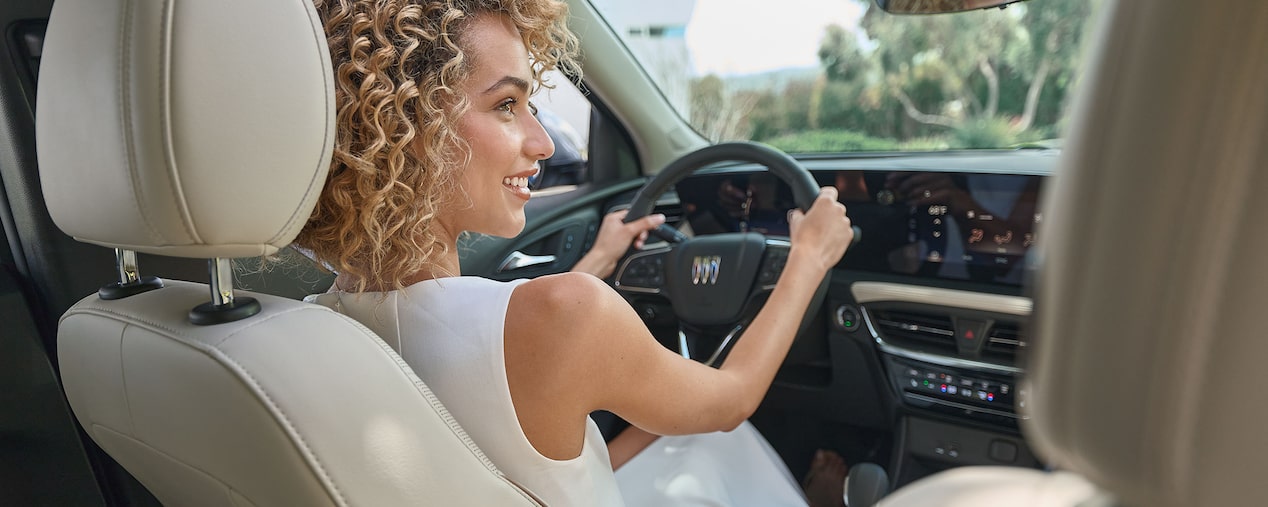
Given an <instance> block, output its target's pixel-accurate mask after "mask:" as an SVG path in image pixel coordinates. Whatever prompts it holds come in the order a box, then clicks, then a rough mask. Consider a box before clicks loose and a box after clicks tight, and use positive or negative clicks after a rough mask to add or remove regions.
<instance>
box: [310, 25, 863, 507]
mask: <svg viewBox="0 0 1268 507" xmlns="http://www.w3.org/2000/svg"><path fill="white" fill-rule="evenodd" d="M315 4H316V5H317V8H318V11H319V13H320V15H321V16H322V19H323V22H324V23H325V27H326V32H327V35H328V39H329V43H330V50H331V56H332V58H333V60H334V69H335V77H336V80H337V95H336V107H337V108H338V113H337V120H336V121H337V126H336V129H337V134H336V136H337V138H336V148H335V157H334V161H333V163H332V164H333V165H332V168H331V172H330V176H329V177H328V181H327V184H326V186H325V188H324V189H323V191H322V195H321V197H320V199H319V202H318V205H317V207H316V210H315V211H314V213H313V215H312V216H311V217H310V218H309V221H308V223H307V225H306V226H305V228H304V231H303V232H302V233H301V234H300V236H299V238H298V239H297V240H296V241H297V243H299V244H300V245H301V246H303V247H305V248H307V249H309V250H311V251H312V252H313V254H315V256H316V257H317V258H318V259H320V260H321V261H322V262H325V263H326V264H328V265H329V266H331V267H332V268H334V270H335V271H337V272H338V273H339V276H338V278H337V279H336V282H335V286H334V287H333V288H332V292H331V293H329V294H326V295H323V296H321V297H320V298H318V299H317V300H318V302H320V303H323V304H327V305H329V306H332V307H334V308H336V309H337V310H339V311H343V312H345V313H347V314H349V315H351V316H353V317H354V318H357V319H358V320H359V321H361V322H363V323H364V324H366V325H367V326H368V327H370V328H371V329H373V330H375V331H376V332H378V333H379V334H380V336H382V337H383V338H384V339H385V340H386V341H387V342H388V343H389V344H390V345H392V346H393V347H395V348H396V349H397V350H398V351H399V352H400V353H401V355H402V357H404V358H405V360H406V361H407V362H409V363H410V364H411V366H413V367H414V369H415V370H416V371H417V372H419V374H420V376H422V377H423V379H424V380H425V381H426V382H427V383H428V385H430V386H431V387H432V389H433V390H434V391H435V392H436V393H437V396H439V397H440V399H441V401H442V402H443V403H444V404H445V405H446V406H447V407H448V408H449V409H450V411H451V412H452V413H453V414H454V417H455V418H456V419H457V420H458V421H459V422H460V423H461V424H462V426H463V427H464V428H465V429H466V430H467V432H468V433H469V434H470V435H471V436H472V438H473V439H474V440H475V441H476V443H477V444H478V445H479V446H480V447H481V448H482V449H483V450H484V451H485V452H486V453H487V454H489V456H490V458H491V459H492V460H493V461H494V462H495V463H497V465H498V466H499V468H501V469H502V470H503V471H504V472H505V473H506V474H507V476H508V477H509V478H510V479H512V480H513V481H515V482H517V483H518V484H520V485H522V486H524V487H525V488H526V489H528V490H530V491H532V492H533V493H535V494H536V495H538V496H539V497H541V498H542V499H544V500H545V501H546V502H547V503H549V504H551V505H610V504H619V503H620V502H621V500H620V498H619V493H618V487H617V485H616V480H615V479H614V477H613V472H612V468H611V465H610V464H609V456H608V452H607V448H606V447H605V446H604V442H603V440H602V437H601V435H599V433H598V430H597V428H596V426H595V425H594V423H593V421H591V420H590V419H589V417H588V414H590V413H591V412H593V411H595V410H600V409H604V410H609V411H611V412H613V413H615V414H617V415H619V416H621V417H622V418H624V419H626V420H628V421H629V422H630V423H631V424H633V425H634V426H635V427H637V428H640V429H641V430H643V431H645V432H648V433H641V432H637V431H636V432H634V433H630V434H631V435H635V436H634V437H631V438H624V439H623V438H618V441H623V442H627V443H628V442H630V441H632V444H631V445H628V446H625V447H622V446H621V445H616V444H614V449H616V450H621V449H625V450H622V451H621V453H620V454H621V455H620V456H612V459H613V460H614V461H616V462H617V464H620V463H621V462H624V460H626V459H628V458H629V455H632V454H634V453H637V452H638V449H640V448H642V447H643V446H645V445H646V444H647V443H649V441H650V440H651V439H650V438H646V437H640V436H639V435H648V434H656V435H685V434H696V433H706V432H712V431H716V430H730V429H733V428H736V427H737V426H740V425H741V423H743V422H744V421H745V419H746V418H747V417H748V416H749V415H750V414H752V413H753V411H754V410H755V409H756V408H757V405H758V403H759V402H760V401H761V399H762V397H763V395H764V393H765V391H766V389H767V388H768V387H769V385H770V382H771V380H772V379H773V377H774V374H775V371H776V369H777V368H778V366H779V364H780V362H781V360H782V358H783V357H784V355H785V354H786V353H787V351H788V347H789V345H790V343H791V341H792V339H793V337H794V336H793V334H794V332H795V330H796V329H797V327H798V324H799V323H800V321H801V318H802V315H803V314H804V313H805V311H806V307H807V305H808V303H809V300H810V298H811V296H812V293H813V292H814V290H815V288H816V287H817V286H818V285H819V282H820V281H821V280H822V279H823V277H824V276H825V274H826V273H827V270H828V269H829V268H831V267H832V266H833V265H835V263H836V262H837V260H838V259H839V258H840V256H841V255H842V254H843V253H844V250H845V247H846V245H848V244H849V242H850V235H851V232H850V227H849V219H848V218H846V217H845V212H844V211H845V210H844V207H843V206H841V205H840V204H839V203H837V202H836V194H835V190H833V189H830V188H829V189H825V190H824V191H823V193H822V194H821V195H820V196H819V198H818V199H817V200H816V202H815V204H814V206H813V207H812V208H811V210H810V211H809V212H808V213H806V214H802V213H801V212H800V211H794V212H792V213H791V214H790V222H791V230H792V232H791V236H792V248H791V251H790V254H789V261H788V263H787V267H786V268H785V271H784V273H783V276H782V278H781V279H780V281H779V283H778V285H777V286H776V288H775V289H774V292H773V293H772V295H771V297H770V299H769V301H768V303H767V304H766V306H765V308H764V309H763V310H762V311H761V313H759V314H758V316H757V317H756V318H755V320H754V321H753V322H752V324H751V325H750V327H749V330H748V331H747V332H746V333H745V335H744V339H743V340H740V341H739V342H738V344H737V345H736V346H735V348H734V350H733V351H732V352H731V354H730V356H729V358H728V359H727V361H726V364H725V365H723V366H722V367H721V368H720V369H713V368H709V367H706V366H703V365H701V364H699V363H696V362H693V361H689V360H686V359H683V358H682V357H680V356H678V355H677V354H674V353H672V352H670V351H668V350H666V349H665V348H663V347H661V346H660V345H659V344H658V343H657V342H656V341H655V340H654V339H653V338H652V336H651V335H650V333H649V332H648V330H647V329H646V327H644V325H643V323H642V321H641V320H640V319H639V318H638V316H637V315H636V314H635V313H634V312H633V310H632V309H631V308H630V307H629V305H627V304H626V303H625V301H624V300H623V299H622V298H621V297H620V296H619V295H618V294H616V292H615V291H613V290H612V289H611V288H610V287H608V286H607V285H605V284H604V283H603V282H602V281H600V280H599V279H598V278H596V277H594V276H591V275H589V274H584V273H566V274H560V275H553V276H546V277H542V278H538V279H534V280H528V281H524V280H520V281H516V282H510V283H501V282H494V281H490V280H485V279H480V278H473V277H459V276H457V275H458V274H459V273H460V270H459V266H458V255H457V251H456V245H457V240H458V237H459V235H460V234H462V233H463V232H467V231H470V232H479V233H484V234H491V235H495V236H502V237H511V236H515V235H517V234H519V232H520V231H521V230H522V229H523V227H524V223H525V217H524V205H525V203H526V202H527V200H528V199H529V197H530V194H529V192H528V189H527V181H528V178H529V177H531V176H532V175H533V174H534V173H535V172H536V171H537V167H536V163H537V161H538V160H542V159H545V158H548V157H549V156H550V155H551V153H552V152H553V145H552V144H551V141H550V138H549V137H548V136H547V135H546V133H545V131H544V130H543V129H542V127H541V125H540V124H539V123H538V122H537V120H536V119H535V118H534V117H533V106H532V105H531V104H530V103H529V96H530V95H531V93H532V92H533V91H535V89H536V88H537V87H538V86H539V85H540V84H541V81H540V79H541V75H542V72H544V71H546V70H549V69H552V68H560V69H563V70H565V71H573V72H575V71H576V70H577V69H576V63H575V60H574V54H575V47H576V39H575V37H574V36H573V35H572V34H571V33H569V32H568V31H567V29H566V27H565V26H564V21H565V18H566V7H565V6H564V5H563V4H561V3H559V2H556V1H554V0H536V1H523V2H513V1H505V2H500V1H495V0H484V1H479V0H470V1H464V0H435V1H425V0H414V1H409V0H395V1H394V0H315ZM607 220H608V221H609V222H613V221H616V220H619V217H617V218H613V217H608V219H607ZM658 220H663V218H656V217H651V218H648V219H646V220H645V221H643V222H641V223H636V224H634V225H627V226H619V225H616V224H608V225H606V226H605V227H604V229H605V233H604V234H601V236H602V238H601V239H600V240H599V241H598V242H597V244H598V245H599V246H597V247H596V249H595V250H594V251H592V252H591V253H590V254H588V255H587V256H586V258H584V259H583V260H582V261H581V262H580V263H579V264H578V267H579V268H581V269H584V270H588V271H590V272H592V273H603V272H610V271H611V269H612V267H613V265H614V263H615V261H616V259H617V256H618V255H619V253H620V252H623V251H624V249H625V246H626V245H628V244H629V242H630V241H631V240H634V239H636V238H637V237H638V236H639V235H641V234H642V233H644V232H645V231H646V230H647V229H648V228H649V227H652V226H654V224H655V223H656V221H658ZM613 245H619V247H616V246H613ZM743 427H745V428H746V430H747V431H749V432H752V429H751V427H749V426H747V425H745V426H743ZM623 437H624V436H623ZM762 444H764V442H762ZM766 449H767V450H768V449H769V446H767V447H766ZM614 454H617V453H614ZM638 460H639V458H638V457H635V458H634V462H637V461H638ZM775 462H776V463H777V464H779V465H781V466H782V464H781V463H778V461H777V459H776V460H775ZM632 463H633V462H632ZM631 466H632V465H631ZM783 473H784V474H785V475H787V472H786V471H784V472H783ZM622 487H624V488H627V489H628V488H631V487H633V486H630V485H625V484H623V485H622ZM647 488H653V486H652V485H647ZM669 496H672V495H669ZM796 497H797V498H800V495H799V494H796ZM802 501H804V500H802Z"/></svg>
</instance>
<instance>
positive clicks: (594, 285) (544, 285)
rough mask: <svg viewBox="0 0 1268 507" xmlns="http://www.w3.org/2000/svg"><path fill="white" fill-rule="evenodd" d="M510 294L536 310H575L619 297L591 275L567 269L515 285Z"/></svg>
mask: <svg viewBox="0 0 1268 507" xmlns="http://www.w3.org/2000/svg"><path fill="white" fill-rule="evenodd" d="M513 297H516V298H520V299H523V300H524V302H525V303H528V304H529V305H531V306H534V307H537V308H538V309H539V310H548V309H556V310H574V309H576V308H578V307H582V308H584V307H593V305H595V304H596V303H604V302H607V301H609V300H610V299H611V298H612V297H617V298H619V297H620V296H618V295H617V294H616V293H615V292H614V291H613V290H612V289H611V288H610V287H608V286H607V284H606V283H604V282H603V280H600V279H598V278H596V277H595V276H594V275H591V274H587V273H572V272H569V273H560V274H556V275H547V276H542V277H538V278H534V279H532V280H526V281H524V282H523V283H522V284H520V285H519V286H517V287H515V295H514V296H513Z"/></svg>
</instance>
